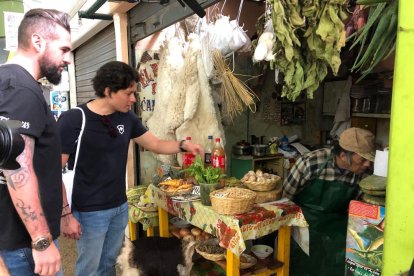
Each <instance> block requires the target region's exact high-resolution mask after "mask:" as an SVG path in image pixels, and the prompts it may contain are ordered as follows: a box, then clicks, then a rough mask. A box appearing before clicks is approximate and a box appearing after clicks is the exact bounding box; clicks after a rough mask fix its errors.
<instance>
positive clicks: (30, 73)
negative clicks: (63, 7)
mask: <svg viewBox="0 0 414 276" xmlns="http://www.w3.org/2000/svg"><path fill="white" fill-rule="evenodd" d="M71 47H72V45H71V36H70V26H69V16H68V15H67V14H66V13H62V12H59V11H56V10H49V9H33V10H30V11H28V12H27V13H26V14H25V16H24V18H23V20H22V22H21V24H20V26H19V29H18V49H17V52H16V55H15V56H14V58H13V59H12V60H11V61H10V62H8V63H7V64H4V65H2V66H0V119H1V120H18V121H21V122H22V125H21V127H20V129H19V133H20V135H21V136H22V137H23V139H24V141H25V147H24V150H23V152H22V153H21V154H20V155H19V156H18V157H17V158H16V161H17V162H18V163H19V165H20V168H14V169H8V170H5V169H3V172H2V174H1V176H2V177H1V178H0V221H1V224H2V227H1V231H0V258H2V259H3V261H4V263H5V265H6V267H7V269H8V270H9V273H10V275H24V276H27V275H62V272H61V257H60V253H59V250H58V247H57V238H58V236H59V234H60V220H61V215H62V178H61V165H60V164H61V162H60V153H61V148H60V138H59V134H58V129H57V125H56V121H55V119H54V117H53V116H52V114H51V112H50V109H49V107H48V105H47V103H46V101H45V99H44V97H43V92H42V89H41V86H40V84H39V83H38V82H37V80H38V79H40V78H42V77H46V79H47V80H48V81H49V82H51V83H53V84H58V83H59V82H60V79H61V73H62V71H63V70H64V67H65V66H66V65H67V64H69V53H70V50H71Z"/></svg>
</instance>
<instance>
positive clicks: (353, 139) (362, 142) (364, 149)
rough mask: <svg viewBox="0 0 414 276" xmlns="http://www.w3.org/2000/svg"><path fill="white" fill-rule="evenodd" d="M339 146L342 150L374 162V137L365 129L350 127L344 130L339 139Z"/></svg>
mask: <svg viewBox="0 0 414 276" xmlns="http://www.w3.org/2000/svg"><path fill="white" fill-rule="evenodd" d="M339 145H340V146H341V147H342V148H343V149H344V150H347V151H352V152H355V153H356V154H358V155H361V156H362V157H364V158H365V159H367V160H369V161H372V162H374V158H375V136H374V134H372V133H371V132H370V131H368V130H366V129H362V128H357V127H351V128H348V129H346V130H344V131H343V132H342V134H341V136H340V137H339Z"/></svg>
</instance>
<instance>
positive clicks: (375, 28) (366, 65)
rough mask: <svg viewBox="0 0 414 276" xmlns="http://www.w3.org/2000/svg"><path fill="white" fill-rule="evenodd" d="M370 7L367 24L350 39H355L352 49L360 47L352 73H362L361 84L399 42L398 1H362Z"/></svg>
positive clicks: (359, 2)
mask: <svg viewBox="0 0 414 276" xmlns="http://www.w3.org/2000/svg"><path fill="white" fill-rule="evenodd" d="M357 3H358V4H366V5H372V6H368V8H369V9H370V10H369V15H368V20H367V23H366V24H365V26H364V27H362V28H361V29H360V30H359V31H358V32H356V33H354V34H353V35H351V36H350V37H349V38H348V39H353V38H354V39H355V40H354V42H353V44H352V46H351V49H352V48H354V47H355V46H357V45H359V52H358V55H357V57H356V59H355V62H354V65H353V66H352V68H351V71H354V72H360V74H361V77H360V78H359V79H358V80H357V82H359V81H360V80H361V79H363V78H364V77H365V76H366V75H368V74H369V73H371V72H372V71H373V69H374V68H375V66H377V65H378V63H380V62H381V61H382V60H384V59H386V58H387V57H388V56H389V55H390V54H391V53H392V52H393V51H394V50H395V43H396V40H397V27H398V1H397V0H392V1H383V0H360V1H358V2H357Z"/></svg>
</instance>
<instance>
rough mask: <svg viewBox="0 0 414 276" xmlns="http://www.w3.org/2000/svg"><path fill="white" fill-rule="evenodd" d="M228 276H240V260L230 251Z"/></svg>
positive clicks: (228, 251)
mask: <svg viewBox="0 0 414 276" xmlns="http://www.w3.org/2000/svg"><path fill="white" fill-rule="evenodd" d="M226 263H227V264H226V275H227V276H239V275H240V259H239V258H238V257H237V256H236V255H234V254H233V252H231V251H230V250H228V249H227V250H226Z"/></svg>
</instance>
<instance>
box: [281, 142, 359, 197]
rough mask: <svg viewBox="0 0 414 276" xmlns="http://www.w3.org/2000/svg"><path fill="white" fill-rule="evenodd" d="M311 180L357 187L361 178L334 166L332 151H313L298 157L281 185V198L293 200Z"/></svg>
mask: <svg viewBox="0 0 414 276" xmlns="http://www.w3.org/2000/svg"><path fill="white" fill-rule="evenodd" d="M325 162H326V164H325ZM313 179H322V180H328V181H332V180H337V181H342V182H343V183H345V184H347V185H350V186H355V185H358V183H359V181H360V180H361V176H359V175H356V174H354V173H353V172H351V171H348V170H343V169H340V168H339V167H338V166H337V165H336V164H335V156H334V154H333V153H332V149H330V148H324V149H319V150H315V151H312V152H309V153H307V154H305V155H303V156H302V157H300V158H299V159H298V160H297V161H296V163H295V165H293V167H292V169H291V170H290V173H289V175H288V176H287V177H286V179H285V181H284V183H283V197H286V198H289V199H294V197H295V195H297V194H298V193H299V192H300V191H302V190H303V188H305V187H306V185H308V184H309V183H310V180H313Z"/></svg>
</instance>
